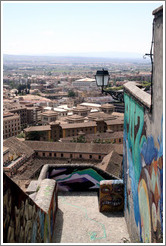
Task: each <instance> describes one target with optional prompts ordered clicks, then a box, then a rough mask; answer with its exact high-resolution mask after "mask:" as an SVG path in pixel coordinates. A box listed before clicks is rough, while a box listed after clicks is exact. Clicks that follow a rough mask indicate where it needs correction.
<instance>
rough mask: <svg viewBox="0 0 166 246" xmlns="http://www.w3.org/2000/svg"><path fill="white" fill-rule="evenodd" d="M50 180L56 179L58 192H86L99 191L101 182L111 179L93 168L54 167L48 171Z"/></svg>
mask: <svg viewBox="0 0 166 246" xmlns="http://www.w3.org/2000/svg"><path fill="white" fill-rule="evenodd" d="M47 177H48V178H50V179H55V180H56V182H57V184H58V190H61V191H81V190H82V191H86V190H93V189H99V186H100V181H101V180H103V179H106V178H107V179H108V178H111V176H109V175H108V174H106V173H105V175H104V173H102V174H99V173H98V172H97V171H96V170H94V169H93V168H86V167H84V168H81V167H77V168H76V167H73V166H69V167H54V168H50V169H49V171H48V175H47Z"/></svg>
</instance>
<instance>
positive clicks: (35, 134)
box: [26, 131, 44, 141]
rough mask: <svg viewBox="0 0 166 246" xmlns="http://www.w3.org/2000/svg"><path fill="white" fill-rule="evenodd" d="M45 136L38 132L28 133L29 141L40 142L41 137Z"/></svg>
mask: <svg viewBox="0 0 166 246" xmlns="http://www.w3.org/2000/svg"><path fill="white" fill-rule="evenodd" d="M43 136H44V132H38V131H34V132H28V133H27V135H26V139H28V140H37V141H38V140H40V138H41V137H43Z"/></svg>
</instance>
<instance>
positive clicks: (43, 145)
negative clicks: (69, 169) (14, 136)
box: [24, 141, 114, 154]
mask: <svg viewBox="0 0 166 246" xmlns="http://www.w3.org/2000/svg"><path fill="white" fill-rule="evenodd" d="M24 143H25V145H27V146H29V148H31V149H33V150H38V151H43V150H44V151H49V152H51V151H56V152H66V153H67V152H75V153H96V154H108V153H109V152H110V151H111V150H114V145H113V144H93V143H70V144H68V143H63V142H46V141H24Z"/></svg>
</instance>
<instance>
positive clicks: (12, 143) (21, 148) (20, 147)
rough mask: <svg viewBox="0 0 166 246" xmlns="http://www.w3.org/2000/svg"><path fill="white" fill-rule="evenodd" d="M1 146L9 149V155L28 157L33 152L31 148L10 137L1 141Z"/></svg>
mask: <svg viewBox="0 0 166 246" xmlns="http://www.w3.org/2000/svg"><path fill="white" fill-rule="evenodd" d="M3 146H4V147H7V148H9V151H10V153H13V154H14V153H16V154H25V155H26V156H27V157H30V156H31V155H32V154H33V153H34V151H33V149H32V148H31V146H28V145H26V144H25V141H24V142H22V141H19V140H18V139H17V138H16V137H11V138H8V139H5V140H4V141H3Z"/></svg>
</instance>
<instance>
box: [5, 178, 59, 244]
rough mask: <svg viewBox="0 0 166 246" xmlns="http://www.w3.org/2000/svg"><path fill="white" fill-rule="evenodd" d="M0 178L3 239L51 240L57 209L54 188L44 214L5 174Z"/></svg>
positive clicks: (16, 240) (17, 240) (25, 241)
mask: <svg viewBox="0 0 166 246" xmlns="http://www.w3.org/2000/svg"><path fill="white" fill-rule="evenodd" d="M3 181H4V186H3V187H4V190H3V242H4V243H48V242H51V240H52V236H53V229H54V222H55V215H56V210H57V193H56V189H55V190H54V192H53V196H52V199H51V202H50V204H49V210H48V213H46V212H44V211H43V210H42V209H41V208H40V207H39V206H37V205H36V204H35V203H34V202H33V200H32V199H30V198H29V196H28V195H27V194H25V193H24V192H23V191H22V190H21V189H20V188H19V187H18V186H17V185H16V184H15V183H14V182H13V181H12V180H11V179H10V178H8V176H7V175H6V174H4V177H3ZM46 195H47V194H46Z"/></svg>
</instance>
